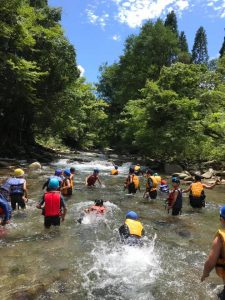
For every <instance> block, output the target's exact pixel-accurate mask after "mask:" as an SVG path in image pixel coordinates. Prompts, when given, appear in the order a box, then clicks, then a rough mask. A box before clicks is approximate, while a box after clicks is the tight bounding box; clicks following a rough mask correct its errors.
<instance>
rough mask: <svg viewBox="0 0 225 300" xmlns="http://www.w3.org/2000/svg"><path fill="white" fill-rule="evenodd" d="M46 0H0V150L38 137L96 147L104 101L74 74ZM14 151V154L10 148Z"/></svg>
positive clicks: (72, 57)
mask: <svg viewBox="0 0 225 300" xmlns="http://www.w3.org/2000/svg"><path fill="white" fill-rule="evenodd" d="M60 20H61V10H60V9H59V8H52V7H49V6H48V3H47V0H1V9H0V124H1V126H0V136H1V152H3V153H7V150H8V152H9V153H10V151H11V152H12V150H13V151H14V152H16V151H18V152H19V151H21V149H24V148H29V146H30V145H34V144H35V143H36V138H37V137H41V139H43V140H44V141H47V140H48V138H49V137H50V136H54V137H58V138H60V139H61V140H62V141H64V142H65V143H67V144H69V145H71V146H74V147H84V148H88V147H94V146H95V147H98V146H99V145H100V144H101V143H102V142H101V136H103V134H101V132H100V131H101V130H102V122H105V119H107V114H106V113H105V110H106V108H107V104H106V103H105V102H104V101H102V100H99V99H97V98H96V96H95V95H94V88H93V86H91V85H89V84H86V83H85V82H84V80H83V79H82V78H80V72H79V69H78V67H77V63H76V51H75V49H74V47H73V46H72V45H71V44H70V42H69V41H68V40H67V39H66V37H65V35H64V32H63V30H62V27H61V25H60ZM14 154H15V155H16V154H17V153H14Z"/></svg>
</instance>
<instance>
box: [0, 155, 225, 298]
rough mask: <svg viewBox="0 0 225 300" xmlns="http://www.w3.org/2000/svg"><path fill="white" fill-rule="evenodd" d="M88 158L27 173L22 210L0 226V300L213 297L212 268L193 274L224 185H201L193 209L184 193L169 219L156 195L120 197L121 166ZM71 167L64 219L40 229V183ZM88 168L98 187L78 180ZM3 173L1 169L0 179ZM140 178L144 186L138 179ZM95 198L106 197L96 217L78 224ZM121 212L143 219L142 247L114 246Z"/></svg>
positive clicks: (209, 237) (212, 229) (215, 279)
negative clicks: (201, 202) (198, 204)
mask: <svg viewBox="0 0 225 300" xmlns="http://www.w3.org/2000/svg"><path fill="white" fill-rule="evenodd" d="M82 155H83V157H85V156H86V155H87V154H82ZM90 155H91V154H90ZM92 159H93V162H91V163H88V162H87V163H76V162H70V163H69V164H68V163H67V158H63V159H60V160H58V161H55V162H53V163H51V164H49V165H45V166H43V169H42V170H39V171H35V172H32V173H31V172H30V173H28V176H27V182H28V189H29V203H28V205H27V209H26V210H25V211H19V212H16V213H15V214H14V217H13V219H12V222H11V224H9V225H7V227H6V228H1V229H0V254H1V262H0V270H1V273H0V299H3V300H7V299H13V300H27V299H38V300H44V299H46V300H47V299H56V300H61V299H75V300H85V299H90V300H92V299H93V300H95V299H96V300H101V299H107V300H119V299H121V300H122V299H124V300H125V299H126V300H128V299H129V300H134V299H139V300H154V299H156V300H159V299H160V300H164V299H165V300H166V299H167V300H174V299H177V300H185V299H187V300H189V299H199V300H207V299H217V297H216V292H217V291H218V290H219V289H221V287H222V285H221V281H220V279H219V278H218V277H217V276H216V274H215V272H214V271H213V272H212V274H211V275H210V278H209V279H207V280H206V281H205V282H204V283H200V277H201V272H202V268H203V264H204V261H205V259H206V257H207V254H208V252H209V249H210V247H211V241H212V239H213V236H214V234H215V232H216V231H217V228H218V226H219V213H218V209H219V207H220V206H221V205H223V204H224V202H225V199H224V192H225V189H224V187H222V186H217V187H216V188H215V189H214V190H213V191H206V194H207V198H206V201H207V205H206V208H205V209H203V210H202V211H201V212H194V211H193V210H192V209H191V208H190V207H189V205H188V198H187V197H186V198H184V207H183V214H182V215H181V216H180V217H171V216H170V215H168V214H167V212H166V211H165V208H164V202H163V201H162V200H160V199H158V200H155V201H153V202H149V201H146V200H143V198H142V193H137V195H136V196H134V197H127V196H126V195H125V192H124V191H123V182H124V179H125V176H126V174H127V172H128V167H129V164H124V165H123V166H122V167H120V169H119V170H120V175H119V176H115V177H111V176H109V172H110V170H111V168H112V167H111V165H110V163H109V162H108V161H107V160H106V159H105V157H104V156H100V157H99V156H98V157H97V156H95V155H93V158H92ZM24 164H25V167H26V163H24ZM71 166H74V167H75V168H76V170H77V172H76V175H75V191H74V193H73V196H72V197H71V198H70V199H68V200H67V206H68V214H67V216H66V220H65V222H64V223H62V225H61V226H60V228H51V229H50V230H46V229H44V228H43V217H42V216H41V214H40V211H39V210H38V209H36V208H35V205H36V202H37V201H39V200H40V199H41V197H42V194H43V191H42V189H41V188H42V184H43V182H44V181H45V180H46V179H47V178H48V176H49V175H52V173H53V172H54V169H55V168H56V167H57V168H58V167H62V168H65V167H71ZM96 166H97V167H99V169H100V171H101V172H100V177H101V180H102V182H103V183H104V185H103V187H97V188H95V189H91V190H90V189H88V188H86V187H85V185H84V179H85V177H86V176H87V175H88V174H90V173H91V172H92V170H93V167H96ZM9 172H10V171H9V170H8V169H5V170H4V169H1V170H0V176H1V178H3V176H6V175H9ZM141 183H142V191H144V179H143V178H141ZM97 198H102V199H103V200H106V201H108V202H106V206H107V213H106V215H105V217H104V220H102V219H97V220H96V219H95V220H93V219H91V218H90V219H89V218H85V219H84V222H83V223H82V224H79V223H78V222H77V219H78V218H79V216H80V214H81V212H82V211H83V210H84V209H85V208H87V207H88V206H90V205H91V204H92V203H93V200H94V199H97ZM128 210H134V211H136V212H137V213H138V214H139V215H140V219H141V221H142V223H143V224H144V227H145V231H146V237H145V238H144V239H145V246H144V247H143V248H133V247H129V246H123V245H121V244H120V241H119V236H118V228H119V226H120V225H121V224H122V223H123V221H124V217H125V214H126V212H127V211H128Z"/></svg>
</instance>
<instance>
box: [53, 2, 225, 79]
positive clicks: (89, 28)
mask: <svg viewBox="0 0 225 300" xmlns="http://www.w3.org/2000/svg"><path fill="white" fill-rule="evenodd" d="M49 4H50V5H51V6H55V7H61V8H62V10H63V15H62V25H63V28H64V30H65V34H66V36H67V38H68V39H69V40H70V42H71V43H72V44H74V46H75V48H76V51H77V62H78V64H79V65H80V66H81V68H83V70H84V76H85V77H86V79H87V81H88V82H97V76H98V69H99V66H100V65H101V64H102V63H103V62H106V61H107V62H108V63H109V64H111V63H113V62H114V61H117V60H118V57H119V56H120V55H121V54H122V53H123V47H124V41H125V39H126V38H127V36H128V35H130V34H132V33H138V32H139V29H140V26H141V25H142V24H143V23H144V22H145V21H146V20H147V19H151V20H156V18H158V17H161V18H162V19H164V18H165V16H166V14H167V13H168V12H169V11H170V10H172V9H173V10H175V12H176V13H177V16H178V25H179V30H180V31H181V30H184V31H185V33H186V36H187V38H188V42H189V49H190V50H191V49H192V46H193V41H194V37H195V33H196V31H197V29H198V28H199V27H200V26H204V27H205V29H206V32H207V36H208V50H209V55H210V57H211V58H215V57H217V56H218V53H219V50H220V48H221V45H222V42H223V38H224V27H225V0H49Z"/></svg>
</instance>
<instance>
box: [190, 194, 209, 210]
mask: <svg viewBox="0 0 225 300" xmlns="http://www.w3.org/2000/svg"><path fill="white" fill-rule="evenodd" d="M189 200H190V205H191V206H192V207H193V208H202V207H205V195H203V196H201V197H198V198H197V197H193V196H192V195H190V196H189Z"/></svg>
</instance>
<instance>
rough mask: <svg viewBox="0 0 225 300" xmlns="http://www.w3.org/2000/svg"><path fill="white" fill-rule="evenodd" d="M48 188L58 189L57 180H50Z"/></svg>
mask: <svg viewBox="0 0 225 300" xmlns="http://www.w3.org/2000/svg"><path fill="white" fill-rule="evenodd" d="M48 187H49V188H50V189H51V190H57V189H58V188H59V181H58V179H56V178H52V179H50V181H49V184H48Z"/></svg>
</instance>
